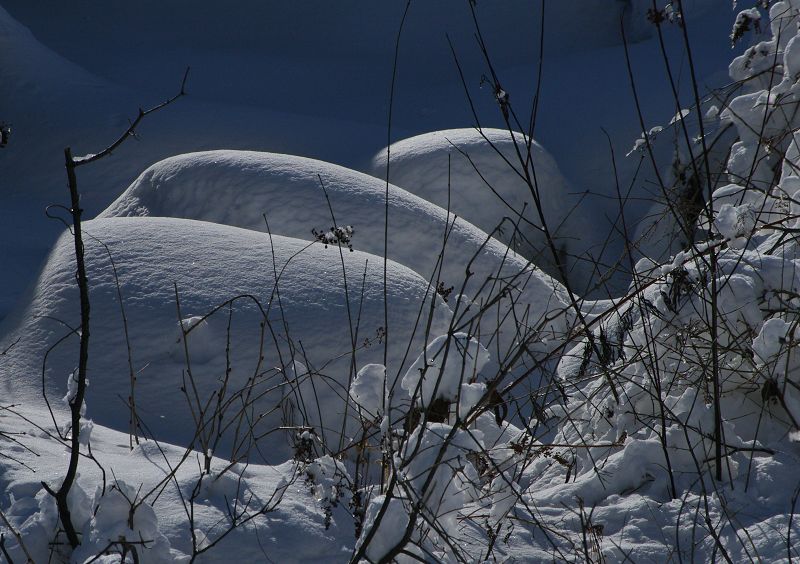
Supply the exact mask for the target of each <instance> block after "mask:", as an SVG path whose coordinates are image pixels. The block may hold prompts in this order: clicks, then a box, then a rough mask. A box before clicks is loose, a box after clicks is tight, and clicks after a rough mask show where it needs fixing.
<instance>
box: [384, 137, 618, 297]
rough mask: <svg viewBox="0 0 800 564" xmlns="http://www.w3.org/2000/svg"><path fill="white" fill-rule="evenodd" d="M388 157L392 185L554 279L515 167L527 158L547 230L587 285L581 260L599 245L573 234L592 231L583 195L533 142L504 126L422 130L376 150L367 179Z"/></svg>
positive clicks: (574, 276)
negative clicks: (468, 225)
mask: <svg viewBox="0 0 800 564" xmlns="http://www.w3.org/2000/svg"><path fill="white" fill-rule="evenodd" d="M529 144H530V148H528V145H529ZM387 153H388V155H389V159H390V160H389V171H390V172H389V181H391V182H392V183H394V184H397V185H398V186H402V187H403V188H406V189H407V190H409V191H410V192H412V193H414V194H416V195H417V196H420V197H422V198H424V199H426V200H428V201H430V202H433V203H435V204H437V205H438V206H439V207H441V208H444V209H449V210H450V211H451V212H452V213H455V214H456V215H458V216H459V217H463V218H464V219H466V220H467V221H469V222H471V223H472V224H474V225H475V226H477V227H478V228H480V229H482V230H483V231H485V232H486V233H491V234H492V235H493V236H494V237H496V238H497V239H500V240H501V241H503V242H504V243H506V244H508V245H510V246H511V247H512V248H514V249H516V250H517V251H518V252H519V253H520V254H522V255H524V256H527V257H529V258H530V259H531V260H533V261H534V262H535V263H536V264H537V265H539V266H540V267H542V268H543V269H545V270H546V271H547V272H548V273H549V274H550V275H552V276H555V277H558V275H559V272H558V269H557V268H556V266H555V259H554V258H553V256H552V252H551V251H550V249H549V248H548V246H547V244H546V239H545V235H544V233H543V232H542V221H541V216H540V214H539V210H538V209H537V207H536V204H535V199H534V197H533V196H532V194H531V188H530V187H529V185H528V184H527V183H526V181H525V176H524V172H523V165H522V163H521V162H520V160H522V161H523V162H524V161H527V160H528V159H530V161H531V167H532V169H533V170H534V174H535V177H534V178H531V183H532V185H533V186H534V188H535V192H536V197H537V198H538V200H539V202H540V204H541V213H542V216H543V217H544V218H545V219H546V221H547V228H548V230H549V231H550V232H551V233H552V234H553V237H554V239H555V242H556V247H557V248H558V251H559V252H560V253H561V254H562V255H564V256H565V257H566V261H567V262H566V265H565V266H566V268H567V272H568V273H569V278H570V280H571V282H572V283H573V285H574V286H575V287H576V288H579V289H580V290H583V289H584V288H587V287H588V286H589V283H590V281H589V278H590V272H591V269H590V267H588V266H586V263H585V261H583V260H581V259H583V258H585V257H584V254H585V252H586V251H587V249H589V248H591V247H593V246H599V245H600V244H602V241H595V240H592V239H591V237H581V238H577V237H575V236H574V233H575V232H576V229H579V228H580V229H581V230H585V232H586V233H594V232H595V231H596V230H595V229H594V228H593V226H592V224H591V220H590V217H591V216H588V215H587V214H585V213H584V208H582V207H581V205H580V204H581V198H580V195H579V194H575V193H574V192H573V190H572V189H571V188H570V187H569V185H568V183H567V181H566V179H565V178H564V177H563V176H562V174H561V172H560V171H559V169H558V165H557V164H556V162H555V161H554V160H553V158H552V156H550V154H549V153H548V152H547V151H546V150H545V149H544V148H543V147H542V146H541V145H540V144H539V143H537V142H536V141H534V140H530V139H527V138H526V137H525V136H524V135H522V134H521V133H518V132H515V133H514V134H513V136H512V134H511V133H510V132H509V131H508V130H501V129H480V130H478V129H451V130H446V131H435V132H432V133H426V134H424V135H418V136H416V137H412V138H410V139H404V140H402V141H398V142H396V143H393V144H392V145H391V146H389V147H387V148H386V149H384V150H382V151H380V152H378V153H377V154H376V155H375V157H374V158H373V160H372V174H374V175H375V176H377V177H378V178H386V166H387V164H386V156H387ZM523 209H524V210H525V212H524V213H523V215H522V218H520V217H519V213H520V210H523ZM515 225H517V227H516V229H515Z"/></svg>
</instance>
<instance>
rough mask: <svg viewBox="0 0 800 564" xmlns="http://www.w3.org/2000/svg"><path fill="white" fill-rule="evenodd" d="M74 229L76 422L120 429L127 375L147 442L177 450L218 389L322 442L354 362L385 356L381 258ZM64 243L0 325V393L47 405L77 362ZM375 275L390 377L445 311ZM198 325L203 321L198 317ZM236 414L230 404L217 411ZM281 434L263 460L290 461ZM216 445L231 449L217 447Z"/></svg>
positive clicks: (197, 235)
mask: <svg viewBox="0 0 800 564" xmlns="http://www.w3.org/2000/svg"><path fill="white" fill-rule="evenodd" d="M85 233H86V240H85V242H86V253H87V257H86V260H87V267H88V277H89V281H90V286H91V293H90V299H91V304H92V314H91V323H90V330H91V340H90V360H89V370H88V377H89V388H88V392H87V399H86V404H87V417H88V418H89V419H93V420H94V421H96V422H98V423H99V424H102V425H107V426H109V427H112V428H115V429H119V430H127V429H128V425H129V414H130V413H129V412H130V410H129V409H128V408H127V404H128V398H129V396H130V395H131V371H133V374H134V376H135V378H136V385H135V390H134V395H135V403H136V408H137V412H138V416H139V417H140V418H141V419H142V420H143V421H144V422H145V423H146V425H147V426H148V427H149V429H151V430H152V432H153V433H154V434H155V435H156V436H157V437H158V438H160V439H163V440H167V441H171V442H174V443H176V444H187V443H188V442H190V439H191V437H192V433H193V432H194V427H195V426H194V424H193V423H192V413H191V410H190V408H189V405H190V404H191V405H192V406H193V407H192V409H193V410H194V412H195V415H196V414H197V412H199V408H198V407H197V404H198V403H199V404H200V405H204V403H205V402H206V401H210V400H209V399H208V398H212V397H217V396H214V393H215V392H219V393H220V394H222V397H223V398H225V399H227V400H230V398H232V397H233V398H235V397H236V396H235V394H236V393H237V390H241V389H242V388H243V387H247V386H251V387H252V390H253V394H254V395H255V396H256V397H258V396H259V395H260V396H262V397H261V399H260V400H258V401H256V402H255V404H254V405H253V408H254V409H256V412H258V413H265V414H266V415H265V416H264V419H263V421H262V423H261V424H260V425H261V426H263V428H264V429H273V428H275V427H277V426H278V425H280V424H281V423H283V424H285V425H290V426H291V425H297V426H303V425H307V426H311V427H313V432H314V433H317V435H318V436H319V437H320V438H322V439H325V440H326V441H327V443H326V444H335V443H336V441H337V440H338V434H339V433H340V432H341V428H342V421H343V418H346V419H347V420H350V419H353V420H355V419H357V417H356V415H355V408H354V407H350V408H349V409H347V408H346V407H345V404H344V398H347V389H348V382H349V380H350V379H351V378H352V377H354V376H355V372H354V370H356V369H357V367H360V366H362V365H365V364H368V363H371V362H383V354H384V352H383V351H384V343H385V342H386V341H385V339H386V338H387V335H386V331H385V328H384V307H383V261H382V260H380V259H378V258H377V257H374V256H371V255H368V254H365V253H361V252H357V251H356V252H353V253H349V252H344V253H342V255H341V256H340V253H339V251H338V250H337V249H335V248H327V249H326V248H324V246H323V245H321V244H319V243H314V244H311V245H310V246H309V244H308V243H306V242H304V241H299V240H295V239H291V238H286V237H280V236H273V237H272V238H271V239H270V237H269V236H267V235H266V234H263V233H256V232H253V231H247V230H242V229H237V228H233V227H228V226H221V225H215V224H211V223H204V222H197V221H187V220H179V219H171V218H163V219H162V218H135V219H128V218H115V219H102V220H94V221H89V222H86V223H85ZM100 242H102V244H101V243H100ZM72 244H73V243H72V241H71V239H70V237H69V236H68V235H66V234H65V235H64V236H62V238H61V239H60V240H59V242H58V243H57V245H56V246H55V248H54V249H53V251H52V252H51V254H50V256H49V258H48V260H47V263H46V264H45V266H44V269H43V271H42V273H41V275H40V276H39V280H38V282H37V284H36V286H35V288H34V289H33V293H32V296H31V297H30V301H29V303H28V305H27V307H25V308H22V309H20V310H18V312H17V314H16V315H13V316H11V317H9V319H8V320H7V321H6V322H5V325H4V335H5V338H4V340H3V342H4V343H5V345H4V346H3V349H5V347H6V346H8V344H9V343H11V342H13V341H15V340H17V339H19V342H18V343H17V344H16V345H15V346H13V347H12V348H11V350H10V351H9V352H8V354H7V356H6V357H5V358H4V362H5V364H4V369H7V370H8V371H9V372H8V373H9V374H13V375H14V377H13V378H7V379H4V383H3V386H4V393H5V394H6V397H14V398H27V399H28V400H29V401H33V402H37V401H40V399H39V398H40V394H41V387H42V385H43V384H44V388H45V390H46V391H47V393H48V396H49V398H50V401H51V403H53V404H54V406H55V407H56V408H58V407H59V406H58V405H57V404H58V401H54V400H56V399H57V398H61V397H63V396H64V395H65V393H66V384H67V380H68V379H71V376H70V375H71V373H72V372H73V370H74V369H75V365H76V362H77V341H78V339H77V332H76V331H73V330H72V329H71V328H74V327H76V326H77V324H78V323H79V319H80V317H79V312H78V295H77V288H76V285H75V282H74V271H75V267H74V250H73V248H72ZM110 257H113V265H112V263H111V262H110ZM387 268H388V287H387V294H388V295H387V298H388V312H389V335H388V339H389V344H388V364H389V366H391V367H392V368H393V369H394V370H398V369H399V368H400V367H401V366H402V364H403V357H404V355H405V348H406V346H408V344H409V343H411V347H412V348H411V350H420V348H421V347H422V346H424V338H423V335H424V328H425V323H426V320H427V317H428V314H429V312H430V313H431V315H432V327H431V331H432V332H433V333H434V334H436V335H438V334H441V333H444V332H445V331H446V328H447V325H446V322H447V319H448V317H449V315H450V314H449V309H448V308H447V307H446V306H445V305H444V304H443V303H442V301H441V300H440V299H439V298H438V297H437V298H436V301H437V303H438V305H436V306H435V307H434V309H433V310H432V312H431V311H430V305H426V304H428V303H429V302H430V299H431V295H432V294H433V292H432V291H431V290H430V289H429V286H428V284H427V282H426V281H425V280H423V279H422V278H420V277H419V276H417V275H416V274H414V273H413V272H411V271H409V270H408V269H406V268H404V267H402V266H400V265H397V264H394V263H391V262H390V263H388V265H387ZM343 269H344V272H346V276H347V278H346V279H347V283H348V287H347V293H345V290H344V283H343V276H342V273H343ZM115 270H116V275H117V279H115V274H114V273H115ZM276 273H277V280H278V282H277V283H276ZM117 282H118V283H119V287H117ZM176 289H177V293H178V296H179V298H180V309H179V310H178V308H177V307H176V306H177V304H176ZM120 296H121V299H122V301H121V302H120V299H119V298H120ZM236 296H240V297H239V298H237V299H236V300H234V301H233V302H232V303H231V305H230V306H228V305H225V304H226V300H231V299H232V298H235V297H236ZM256 300H258V303H256ZM121 305H122V306H124V310H125V320H126V321H127V326H126V325H125V323H124V322H123V318H122V313H121V308H120V306H121ZM220 305H222V306H223V307H221V308H220V309H219V310H216V312H215V313H213V314H212V315H210V316H208V315H209V314H210V313H212V312H214V311H215V310H214V308H215V307H217V306H220ZM420 310H422V314H421V317H420V321H419V323H420V326H419V327H418V328H417V329H416V334H415V333H414V331H415V325H416V324H417V318H418V315H419V313H420ZM179 314H180V319H181V324H179V323H178V315H179ZM203 316H208V317H206V318H205V319H202V321H201V317H203ZM262 324H263V326H262ZM180 327H183V330H184V331H183V333H185V335H186V349H184V342H183V341H184V340H183V338H182V331H181V330H180ZM126 330H127V334H128V340H129V342H130V351H131V353H130V364H129V356H128V352H127V350H128V349H127V345H126ZM62 338H65V339H66V340H65V341H64V342H63V343H61V344H60V345H58V346H56V347H55V348H54V349H53V350H52V351H50V352H49V354H47V351H48V349H50V347H53V346H54V345H56V343H57V342H58V340H59V339H62ZM354 348H355V350H356V352H355V354H354V355H353V354H351V351H352V350H353V349H354ZM186 351H188V355H189V361H190V363H187V360H186V358H185V352H186ZM43 359H45V368H44V373H43V372H42V370H43V369H42V363H43ZM351 362H352V363H353V366H352V367H351ZM409 362H410V361H409ZM189 373H191V376H192V377H193V382H192V380H191V379H190V377H189ZM42 378H44V382H43V381H42ZM195 389H196V391H195ZM196 398H199V400H197V399H196ZM215 401H216V400H215ZM259 410H261V411H259ZM270 410H272V411H270ZM235 412H236V410H235V409H233V408H231V409H230V410H229V412H228V415H229V416H230V417H233V413H235ZM287 434H288V435H291V433H274V434H273V435H271V437H270V438H269V439H267V440H268V442H269V443H270V444H271V445H272V448H270V449H266V450H264V449H262V453H268V454H265V455H264V456H266V457H267V458H269V459H270V460H271V461H281V460H285V459H286V458H287V457H289V456H291V452H288V451H287V440H286V439H287V437H286V435H287ZM272 437H274V438H272ZM289 438H290V439H291V437H289ZM223 445H224V447H225V448H230V446H231V445H230V444H229V443H228V442H226V441H225V440H223V441H222V442H221V443H220V448H222V447H223ZM226 454H227V453H226Z"/></svg>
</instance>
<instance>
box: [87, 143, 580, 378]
mask: <svg viewBox="0 0 800 564" xmlns="http://www.w3.org/2000/svg"><path fill="white" fill-rule="evenodd" d="M323 186H324V189H323ZM326 192H327V196H328V199H329V201H330V208H329V207H328V200H326V197H325V195H326ZM385 204H386V186H385V183H384V182H383V181H381V180H379V179H377V178H374V177H372V176H369V175H367V174H363V173H359V172H355V171H353V170H349V169H346V168H344V167H340V166H337V165H333V164H330V163H325V162H322V161H317V160H313V159H307V158H303V157H295V156H290V155H279V154H273V153H259V152H251V151H208V152H203V153H191V154H186V155H179V156H176V157H172V158H169V159H166V160H164V161H161V162H159V163H156V164H154V165H153V166H151V167H150V168H149V169H147V170H146V171H145V172H143V173H142V174H141V175H140V176H139V178H138V179H137V180H136V181H135V182H134V183H133V184H132V185H131V186H130V187H129V188H128V189H127V190H126V191H125V192H124V193H123V194H122V195H121V196H120V197H119V198H118V199H117V200H116V201H115V202H114V203H113V204H111V206H109V207H108V209H106V210H105V211H103V212H102V213H101V214H100V216H99V217H114V216H165V217H166V216H169V217H184V218H190V219H198V220H203V221H213V222H216V223H225V224H228V225H235V226H238V227H244V228H247V229H254V230H258V231H266V230H267V222H269V229H270V230H271V232H272V233H277V234H280V235H286V236H289V237H296V238H299V239H306V240H309V241H312V240H314V238H315V237H314V234H313V233H312V230H316V231H317V232H320V231H327V230H329V229H330V228H331V227H332V226H333V224H334V218H335V224H336V225H337V226H339V227H341V226H348V225H349V226H352V227H353V229H354V234H353V237H352V241H351V244H352V246H353V248H354V249H356V250H361V251H364V252H367V253H372V254H375V255H379V256H382V255H383V253H384V217H385V213H386V210H385ZM331 209H332V210H333V216H332V215H331ZM388 215H389V246H388V254H387V256H388V258H389V259H390V260H393V261H395V262H398V263H400V264H403V265H404V266H407V267H409V268H411V269H412V270H414V271H415V272H416V273H417V274H419V275H420V276H422V277H423V278H425V279H426V280H431V281H432V282H433V283H434V286H435V285H436V283H437V281H441V282H442V283H443V284H444V286H445V288H449V287H453V288H454V291H455V292H456V293H459V292H463V293H465V294H467V295H469V296H470V297H471V298H473V299H476V298H479V297H486V296H488V295H490V294H492V293H493V292H497V291H499V290H498V285H497V284H496V283H493V282H492V280H494V279H495V277H496V276H497V274H498V272H502V273H503V275H505V276H507V277H513V279H514V280H515V282H514V284H515V286H516V287H517V288H518V291H519V295H518V299H517V301H518V303H519V305H520V306H522V307H529V308H530V309H529V310H528V313H527V315H528V316H529V317H530V318H531V319H539V318H541V317H543V316H545V315H548V314H552V312H554V311H558V310H561V309H565V307H566V304H567V303H568V299H567V298H566V296H565V293H564V290H563V288H562V287H561V285H560V284H558V282H556V281H555V280H553V279H552V278H551V277H550V276H548V275H547V274H545V273H544V272H542V271H540V270H538V269H536V268H532V267H531V266H530V265H529V263H528V261H526V260H524V259H523V258H522V257H520V256H519V255H516V254H515V253H513V252H509V250H508V248H507V247H506V246H505V245H503V244H501V243H499V242H498V241H495V240H494V239H491V238H489V237H488V236H487V235H486V233H484V232H483V231H481V230H480V229H477V228H476V227H474V226H473V225H472V224H470V223H468V222H467V221H465V220H463V219H460V218H458V219H456V218H455V217H454V216H452V215H451V216H450V217H449V219H448V215H447V213H446V212H445V211H444V210H443V209H441V208H439V207H438V206H436V205H434V204H432V203H430V202H428V201H426V200H423V199H422V198H419V197H417V196H415V195H413V194H410V193H409V192H406V191H405V190H403V189H401V188H397V187H395V186H391V185H390V186H389V210H388ZM265 216H266V221H265ZM445 239H446V244H445ZM443 246H444V249H445V250H444V253H443V255H442V256H441V265H440V266H441V271H439V268H438V265H439V262H440V254H441V250H442V247H443ZM376 260H381V259H376ZM467 264H469V270H470V272H471V273H472V274H471V275H470V277H469V279H468V280H467V281H466V283H465V282H464V279H465V275H466V272H467ZM553 320H554V321H557V319H556V317H553ZM487 321H488V320H487ZM558 323H561V322H558ZM495 326H496V324H495ZM559 328H562V326H561V325H560V324H559ZM387 368H388V370H389V373H390V374H391V373H392V372H393V371H394V369H393V367H391V366H389V367H387Z"/></svg>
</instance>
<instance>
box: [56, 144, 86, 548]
mask: <svg viewBox="0 0 800 564" xmlns="http://www.w3.org/2000/svg"><path fill="white" fill-rule="evenodd" d="M64 159H65V165H66V168H67V180H68V182H69V195H70V204H71V206H70V212H71V213H72V236H73V240H74V242H75V262H76V263H77V273H76V278H77V281H78V291H79V292H80V305H81V344H80V354H79V357H78V381H77V384H78V389H77V390H76V393H75V397H73V398H72V399H71V400H70V402H69V410H70V415H71V437H70V453H69V465H68V466H67V473H66V475H65V476H64V481H63V482H62V483H61V487H60V488H59V489H58V492H57V493H56V495H55V498H56V506H57V507H58V515H59V517H60V519H61V524H62V525H63V527H64V532H65V533H66V534H67V540H68V541H69V544H70V546H72V548H75V547H77V546H78V545H79V544H80V540H78V534H77V532H76V531H75V526H74V525H73V523H72V517H71V516H70V512H69V505H68V504H67V497H68V496H69V492H70V490H71V489H72V485H73V484H74V483H75V477H76V476H77V473H78V457H79V455H80V429H81V406H82V405H83V400H84V396H85V395H86V365H87V364H88V360H89V311H90V307H89V282H88V279H87V277H86V263H85V261H84V248H83V236H82V232H81V214H82V212H83V210H82V209H81V207H80V195H79V194H78V180H77V178H76V176H75V161H74V160H73V158H72V151H70V148H69V147H67V148H66V149H64Z"/></svg>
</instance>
